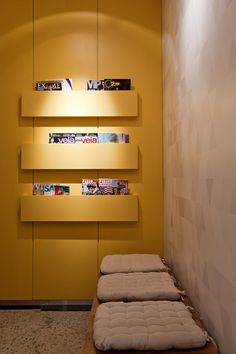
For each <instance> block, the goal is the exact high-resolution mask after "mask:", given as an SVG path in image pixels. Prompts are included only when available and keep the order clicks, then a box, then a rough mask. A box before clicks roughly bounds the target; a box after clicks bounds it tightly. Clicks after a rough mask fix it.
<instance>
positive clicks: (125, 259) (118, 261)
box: [100, 254, 167, 274]
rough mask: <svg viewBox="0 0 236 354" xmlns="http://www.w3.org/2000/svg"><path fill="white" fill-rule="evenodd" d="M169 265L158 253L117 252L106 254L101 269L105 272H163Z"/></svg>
mask: <svg viewBox="0 0 236 354" xmlns="http://www.w3.org/2000/svg"><path fill="white" fill-rule="evenodd" d="M166 270H167V267H166V266H165V265H164V263H163V262H162V260H161V258H160V256H159V255H158V254H124V255H120V254H115V255H109V256H105V257H104V258H103V260H102V262H101V266H100V271H101V273H103V274H112V273H133V272H162V271H166Z"/></svg>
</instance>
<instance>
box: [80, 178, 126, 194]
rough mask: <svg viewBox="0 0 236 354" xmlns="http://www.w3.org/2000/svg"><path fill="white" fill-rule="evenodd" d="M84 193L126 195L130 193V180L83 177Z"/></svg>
mask: <svg viewBox="0 0 236 354" xmlns="http://www.w3.org/2000/svg"><path fill="white" fill-rule="evenodd" d="M82 194H83V195H114V194H115V195H125V194H128V180H123V179H112V178H99V179H82Z"/></svg>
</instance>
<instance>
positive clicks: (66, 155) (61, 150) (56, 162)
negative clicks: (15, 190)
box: [21, 144, 138, 170]
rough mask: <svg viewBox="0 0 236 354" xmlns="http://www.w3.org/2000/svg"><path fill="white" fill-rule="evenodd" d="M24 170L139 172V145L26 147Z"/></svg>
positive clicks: (23, 156) (22, 152)
mask: <svg viewBox="0 0 236 354" xmlns="http://www.w3.org/2000/svg"><path fill="white" fill-rule="evenodd" d="M21 167H22V169H57V170H59V169H136V168H138V148H137V145H135V144H47V145H46V144H35V145H30V144H28V145H23V146H22V150H21Z"/></svg>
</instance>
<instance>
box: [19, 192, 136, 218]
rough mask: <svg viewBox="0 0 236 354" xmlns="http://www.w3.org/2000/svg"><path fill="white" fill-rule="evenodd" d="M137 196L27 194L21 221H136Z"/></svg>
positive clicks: (22, 203) (22, 206) (22, 208)
mask: <svg viewBox="0 0 236 354" xmlns="http://www.w3.org/2000/svg"><path fill="white" fill-rule="evenodd" d="M137 220H138V198H137V196H135V195H102V196H101V195H94V196H83V195H80V196H24V197H22V198H21V221H31V222H32V221H35V222H43V221H45V222H48V221H90V222H91V221H137Z"/></svg>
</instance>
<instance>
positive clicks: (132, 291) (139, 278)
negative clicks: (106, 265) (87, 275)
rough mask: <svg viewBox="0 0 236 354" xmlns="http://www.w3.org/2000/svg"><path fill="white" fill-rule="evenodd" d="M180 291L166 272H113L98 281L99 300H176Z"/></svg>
mask: <svg viewBox="0 0 236 354" xmlns="http://www.w3.org/2000/svg"><path fill="white" fill-rule="evenodd" d="M180 295H181V291H180V290H178V289H177V288H176V286H175V285H174V281H173V279H172V278H171V276H170V274H169V273H167V272H150V273H114V274H107V275H102V276H101V277H100V279H99V281H98V286H97V297H98V299H99V300H100V301H103V302H104V301H122V300H123V301H138V300H140V301H144V300H177V299H179V297H180Z"/></svg>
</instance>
